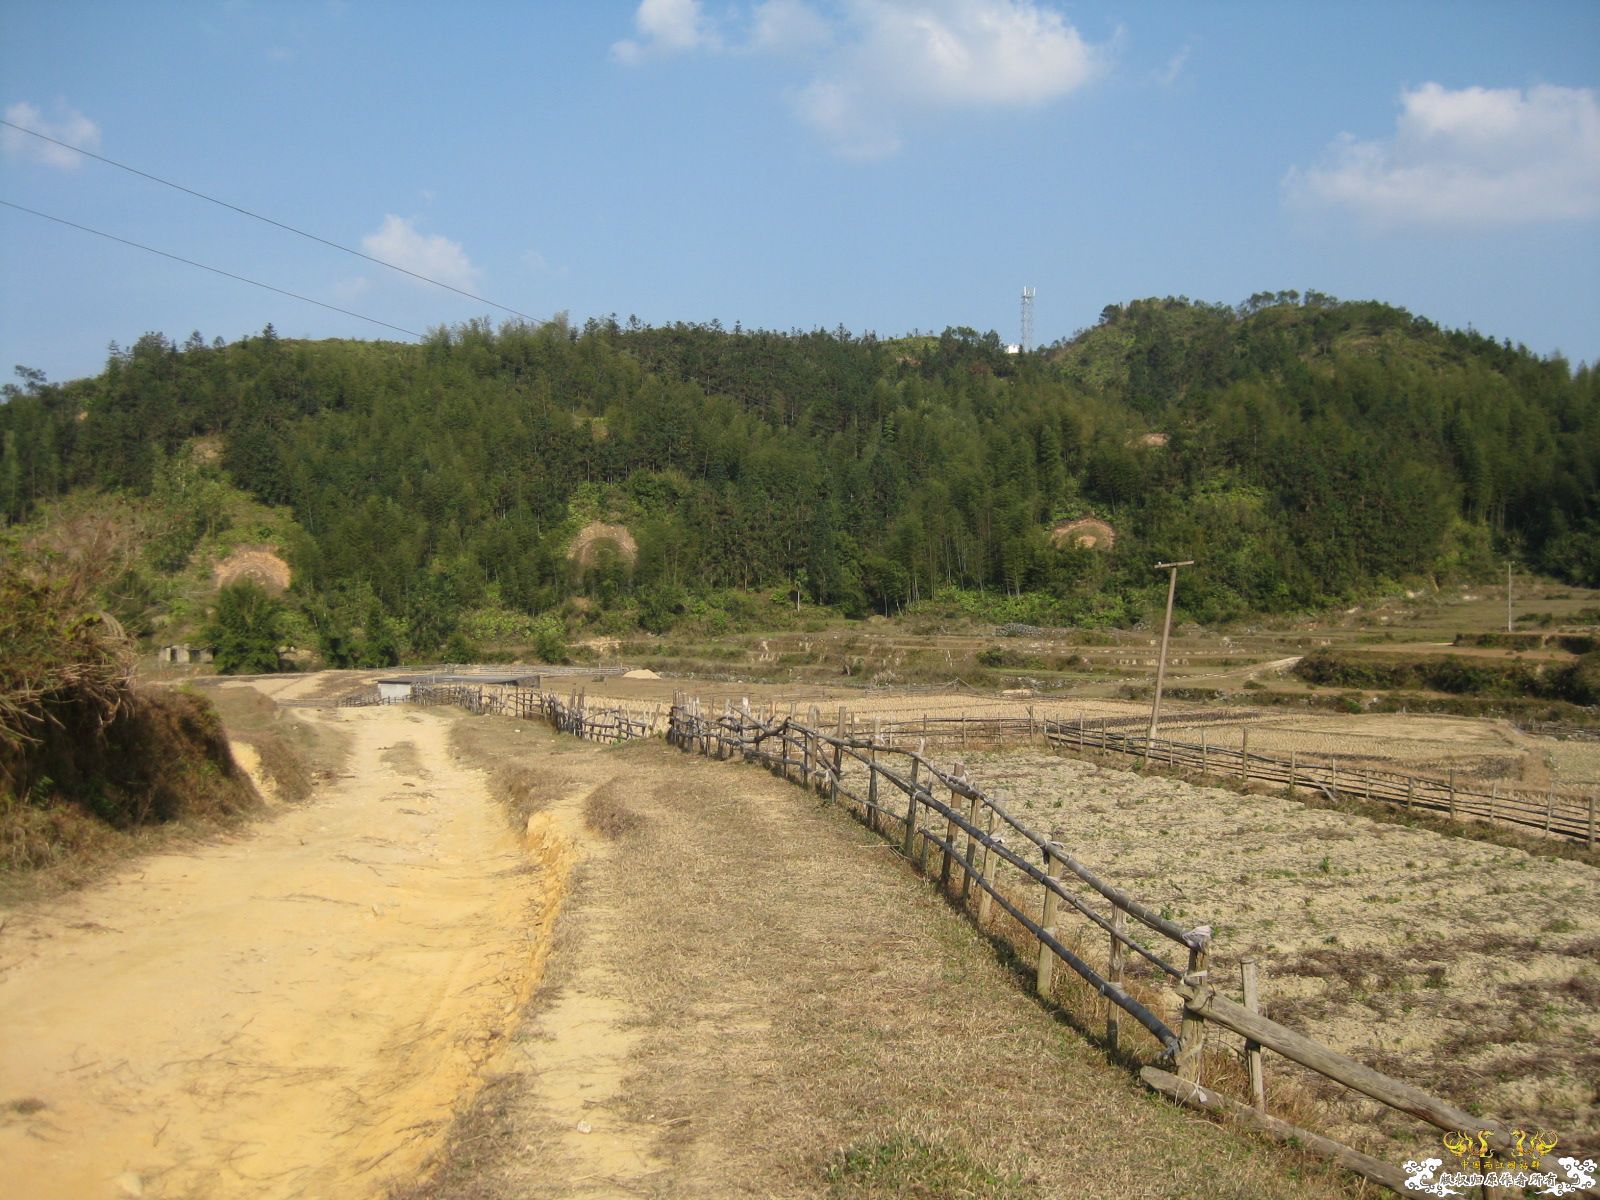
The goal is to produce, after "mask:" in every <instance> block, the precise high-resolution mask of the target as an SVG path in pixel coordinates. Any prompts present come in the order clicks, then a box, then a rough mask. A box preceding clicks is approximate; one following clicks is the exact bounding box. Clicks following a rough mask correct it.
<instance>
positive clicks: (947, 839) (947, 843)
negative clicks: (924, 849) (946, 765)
mask: <svg viewBox="0 0 1600 1200" xmlns="http://www.w3.org/2000/svg"><path fill="white" fill-rule="evenodd" d="M966 774H967V771H966V766H965V765H964V764H962V763H957V764H956V765H955V770H953V771H951V772H950V775H951V778H952V779H965V778H966ZM960 797H961V794H960V793H959V792H958V791H956V787H955V784H954V783H952V784H951V785H950V814H951V815H950V817H949V819H948V820H946V821H945V829H944V849H943V851H942V854H943V855H944V859H943V861H942V862H941V863H940V864H939V887H940V889H941V890H943V891H948V890H949V888H950V858H951V853H952V851H954V850H955V847H956V818H955V810H956V802H957V801H958V800H959V799H960Z"/></svg>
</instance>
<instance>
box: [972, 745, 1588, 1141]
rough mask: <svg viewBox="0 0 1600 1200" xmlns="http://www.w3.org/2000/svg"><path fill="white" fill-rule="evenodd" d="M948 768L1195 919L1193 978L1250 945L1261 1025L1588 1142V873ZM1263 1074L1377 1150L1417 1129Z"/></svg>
mask: <svg viewBox="0 0 1600 1200" xmlns="http://www.w3.org/2000/svg"><path fill="white" fill-rule="evenodd" d="M968 769H969V771H970V773H971V774H972V775H973V777H974V778H975V779H976V780H978V781H979V782H980V783H981V784H982V785H984V786H985V787H987V788H990V789H991V790H997V791H999V792H1000V793H1001V794H1003V795H1004V796H1005V797H1006V800H1007V802H1008V804H1009V806H1010V807H1011V809H1012V811H1014V812H1015V813H1017V814H1018V816H1019V817H1021V818H1022V819H1023V820H1024V821H1026V822H1027V823H1028V824H1030V825H1032V826H1033V827H1035V828H1037V829H1039V830H1041V831H1042V832H1045V833H1048V834H1050V835H1051V836H1054V837H1056V838H1057V839H1058V840H1060V841H1062V842H1063V843H1064V844H1065V845H1066V846H1067V847H1068V848H1069V850H1070V851H1071V853H1073V854H1074V855H1075V856H1077V857H1078V858H1079V859H1081V860H1082V861H1084V862H1085V863H1086V864H1088V865H1090V866H1091V867H1092V868H1094V869H1095V870H1098V871H1100V872H1102V873H1103V875H1104V876H1105V877H1106V878H1107V879H1109V880H1111V881H1112V882H1114V883H1116V884H1118V885H1120V886H1123V887H1126V888H1128V889H1129V890H1130V891H1131V892H1133V893H1134V894H1135V895H1136V896H1138V897H1139V899H1141V900H1142V901H1144V902H1145V903H1146V904H1149V905H1151V906H1152V907H1154V908H1157V909H1158V910H1160V911H1161V912H1162V913H1163V915H1167V916H1170V917H1171V918H1172V919H1174V920H1176V921H1179V922H1180V923H1183V924H1185V925H1199V924H1209V925H1211V926H1212V927H1213V930H1214V934H1215V941H1214V943H1213V946H1212V957H1211V970H1212V978H1213V980H1214V981H1216V982H1217V983H1218V985H1219V986H1221V987H1226V988H1228V990H1230V991H1231V992H1232V994H1233V995H1235V996H1236V997H1237V995H1238V978H1239V963H1240V961H1241V960H1243V959H1245V958H1254V959H1256V960H1257V961H1258V963H1259V964H1260V969H1261V972H1262V977H1263V983H1262V997H1263V1008H1264V1010H1265V1011H1266V1013H1267V1014H1268V1015H1269V1016H1271V1017H1273V1018H1274V1019H1277V1020H1279V1021H1282V1022H1284V1023H1286V1024H1288V1025H1291V1026H1293V1027H1295V1028H1298V1029H1300V1030H1301V1031H1302V1032H1304V1033H1306V1034H1308V1035H1310V1036H1312V1037H1314V1038H1316V1039H1318V1040H1320V1041H1322V1042H1323V1043H1325V1044H1327V1045H1329V1046H1331V1047H1333V1048H1334V1049H1336V1050H1340V1051H1342V1052H1344V1053H1347V1054H1350V1055H1352V1056H1353V1057H1355V1058H1358V1059H1360V1060H1362V1061H1364V1062H1367V1063H1369V1064H1370V1065H1372V1066H1375V1067H1377V1068H1378V1069H1380V1070H1383V1071H1386V1072H1388V1073H1390V1074H1393V1075H1395V1076H1397V1077H1399V1078H1403V1079H1405V1080H1407V1081H1409V1082H1412V1083H1415V1084H1417V1085H1419V1086H1421V1087H1424V1088H1425V1089H1427V1090H1429V1091H1432V1092H1434V1093H1435V1094H1437V1095H1439V1096H1441V1097H1443V1098H1445V1099H1449V1100H1452V1101H1453V1102H1455V1103H1457V1104H1459V1105H1461V1106H1463V1107H1466V1108H1468V1109H1469V1111H1473V1112H1483V1113H1485V1114H1487V1115H1493V1116H1498V1117H1503V1118H1506V1119H1509V1120H1512V1121H1514V1122H1524V1123H1529V1124H1526V1125H1524V1126H1523V1127H1527V1128H1532V1127H1534V1126H1535V1125H1537V1126H1538V1127H1539V1128H1548V1129H1551V1130H1553V1131H1555V1132H1557V1133H1558V1134H1559V1135H1560V1137H1561V1139H1562V1145H1563V1147H1564V1148H1567V1149H1568V1151H1569V1152H1572V1151H1574V1150H1585V1151H1586V1152H1589V1153H1593V1152H1596V1151H1600V1089H1597V1088H1596V1086H1595V1080H1596V1079H1597V1078H1600V1049H1597V1047H1600V966H1597V963H1596V960H1597V956H1600V870H1596V869H1595V868H1593V867H1590V866H1586V865H1584V864H1582V863H1577V862H1569V861H1551V860H1548V859H1543V858H1537V857H1533V856H1530V855H1528V854H1525V853H1522V852H1520V851H1516V850H1510V849H1506V848H1503V847H1496V846H1487V845H1482V844H1479V843H1475V842H1470V841H1465V840H1462V839H1457V838H1450V837H1442V836H1440V835H1437V834H1434V833H1429V832H1425V831H1420V830H1412V829H1403V828H1397V827H1395V826H1392V825H1387V824H1375V823H1373V822H1370V821H1367V820H1365V819H1362V818H1360V817H1352V816H1349V815H1347V814H1343V813H1335V812H1328V811H1322V810H1316V809H1310V808H1307V807H1305V806H1303V805H1301V804H1298V803H1296V802H1293V801H1289V800H1286V799H1282V798H1279V797H1275V796H1259V795H1241V794H1238V793H1235V792H1231V791H1223V790H1219V789H1215V788H1205V787H1196V786H1193V785H1190V784H1187V783H1184V782H1181V781H1177V780H1173V779H1167V778H1156V777H1146V776H1142V775H1140V774H1137V773H1135V772H1131V771H1127V770H1117V769H1112V768H1108V767H1104V766H1100V765H1097V764H1094V763H1089V762H1082V761H1078V760H1074V759H1063V758H1058V757H1055V756H1052V755H1045V754H1039V753H1033V752H1021V753H1004V754H982V755H976V756H973V757H972V758H971V759H970V760H969V762H968ZM1019 890H1021V889H1020V879H1019ZM1098 940H1099V939H1098V938H1096V939H1095V942H1096V944H1097V943H1098ZM1098 953H1099V954H1100V955H1103V954H1104V950H1103V949H1101V950H1099V952H1098ZM1134 978H1135V979H1138V978H1139V977H1138V976H1137V975H1135V976H1134ZM1147 982H1148V983H1150V984H1151V985H1152V986H1154V985H1155V984H1157V982H1158V981H1157V980H1155V979H1153V978H1152V979H1150V980H1148V981H1147ZM1174 1003H1175V1001H1174ZM1169 1011H1170V1010H1169ZM1212 1036H1213V1037H1215V1038H1220V1036H1221V1035H1220V1034H1219V1033H1218V1032H1217V1031H1215V1030H1213V1031H1212ZM1274 1077H1276V1078H1277V1079H1278V1080H1279V1081H1280V1083H1281V1082H1282V1081H1284V1080H1293V1081H1295V1082H1294V1085H1293V1086H1294V1087H1296V1088H1297V1089H1298V1091H1299V1098H1298V1099H1299V1100H1300V1101H1303V1100H1304V1099H1306V1098H1310V1099H1312V1100H1315V1101H1318V1102H1333V1101H1338V1103H1337V1104H1336V1105H1334V1106H1333V1107H1331V1108H1330V1109H1329V1110H1328V1111H1327V1112H1326V1113H1325V1114H1324V1117H1323V1120H1324V1122H1325V1124H1326V1125H1327V1126H1328V1127H1329V1128H1330V1129H1331V1130H1332V1131H1333V1132H1335V1133H1336V1134H1337V1135H1338V1136H1340V1137H1341V1138H1343V1139H1344V1140H1347V1141H1349V1142H1351V1143H1352V1144H1356V1145H1361V1146H1364V1147H1366V1148H1367V1149H1369V1150H1370V1151H1371V1152H1372V1153H1375V1154H1377V1155H1379V1156H1381V1157H1388V1158H1393V1156H1394V1154H1395V1153H1397V1152H1402V1151H1403V1152H1406V1153H1415V1152H1416V1151H1417V1150H1419V1149H1420V1148H1421V1147H1422V1146H1423V1145H1424V1144H1425V1143H1427V1142H1430V1141H1431V1140H1432V1139H1431V1137H1430V1135H1429V1134H1428V1131H1427V1130H1426V1128H1425V1127H1423V1126H1421V1125H1420V1124H1418V1123H1417V1122H1414V1121H1412V1120H1410V1119H1409V1118H1403V1117H1399V1116H1398V1115H1397V1114H1393V1113H1389V1112H1387V1111H1386V1110H1381V1109H1379V1108H1378V1107H1377V1106H1375V1105H1371V1104H1368V1103H1367V1102H1365V1101H1360V1102H1357V1101H1355V1099H1354V1098H1350V1099H1349V1100H1346V1098H1345V1097H1344V1096H1341V1093H1342V1089H1340V1088H1338V1087H1337V1086H1336V1085H1332V1084H1328V1083H1326V1082H1325V1081H1321V1080H1319V1079H1317V1078H1316V1077H1313V1076H1310V1075H1308V1074H1304V1073H1300V1072H1299V1069H1298V1068H1294V1067H1292V1066H1291V1065H1290V1064H1287V1063H1285V1062H1283V1061H1282V1060H1279V1059H1274V1058H1272V1057H1271V1056H1269V1076H1268V1092H1269V1098H1270V1096H1271V1094H1272V1080H1273V1078H1274ZM1219 1086H1221V1085H1220V1084H1219Z"/></svg>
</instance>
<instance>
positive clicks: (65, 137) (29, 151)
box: [0, 100, 100, 171]
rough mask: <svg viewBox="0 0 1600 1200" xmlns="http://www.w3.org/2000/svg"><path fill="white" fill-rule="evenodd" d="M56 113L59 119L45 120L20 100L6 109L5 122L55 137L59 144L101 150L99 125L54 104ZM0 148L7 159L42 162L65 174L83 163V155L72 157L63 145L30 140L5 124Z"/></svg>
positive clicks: (35, 109)
mask: <svg viewBox="0 0 1600 1200" xmlns="http://www.w3.org/2000/svg"><path fill="white" fill-rule="evenodd" d="M56 111H57V112H58V113H59V114H60V118H59V119H58V120H55V121H47V120H46V119H45V116H44V114H43V113H41V112H40V111H39V110H38V109H37V108H35V107H34V106H33V105H31V104H29V103H28V102H27V101H26V100H22V101H18V102H17V103H16V104H13V105H11V106H10V107H9V108H7V109H6V120H8V121H10V122H12V124H15V125H21V126H23V127H25V128H27V129H32V130H33V131H34V132H36V133H42V134H44V135H45V136H46V137H52V138H55V139H56V141H58V142H66V143H67V145H68V146H79V147H81V148H83V149H84V150H98V149H100V126H98V125H96V124H95V123H94V122H93V121H91V120H90V119H89V118H88V117H86V116H84V115H83V114H82V113H81V112H79V111H78V110H77V109H75V108H69V107H67V106H66V105H64V104H62V105H57V106H56ZM0 148H3V149H4V150H5V155H6V157H7V158H15V159H21V160H23V161H24V162H36V163H44V164H45V165H46V166H51V167H60V168H61V169H62V170H65V171H74V170H77V168H79V167H81V166H82V165H83V161H84V159H83V155H81V154H74V153H73V152H72V151H71V150H68V149H67V148H66V147H65V146H52V145H51V144H50V143H49V142H42V141H40V140H39V139H38V138H36V137H29V136H28V135H27V134H25V133H23V132H21V130H17V129H11V128H9V127H8V126H4V125H0Z"/></svg>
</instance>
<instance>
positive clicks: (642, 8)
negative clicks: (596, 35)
mask: <svg viewBox="0 0 1600 1200" xmlns="http://www.w3.org/2000/svg"><path fill="white" fill-rule="evenodd" d="M633 27H634V29H635V30H636V31H637V32H638V40H637V41H634V40H631V39H630V40H625V41H620V42H616V43H615V44H613V45H612V47H611V54H612V57H613V58H615V59H616V60H617V61H618V62H622V63H628V64H630V65H632V64H634V63H638V62H642V61H643V60H645V59H646V58H650V57H654V56H664V55H669V54H684V53H687V52H688V51H690V50H715V49H719V48H720V46H721V44H722V43H721V39H720V38H719V37H718V36H717V34H716V31H715V30H714V29H713V28H712V26H711V24H710V22H709V21H707V20H706V15H705V12H704V11H703V10H702V9H701V7H700V0H640V4H639V8H638V11H637V12H635V13H634V14H633Z"/></svg>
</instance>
